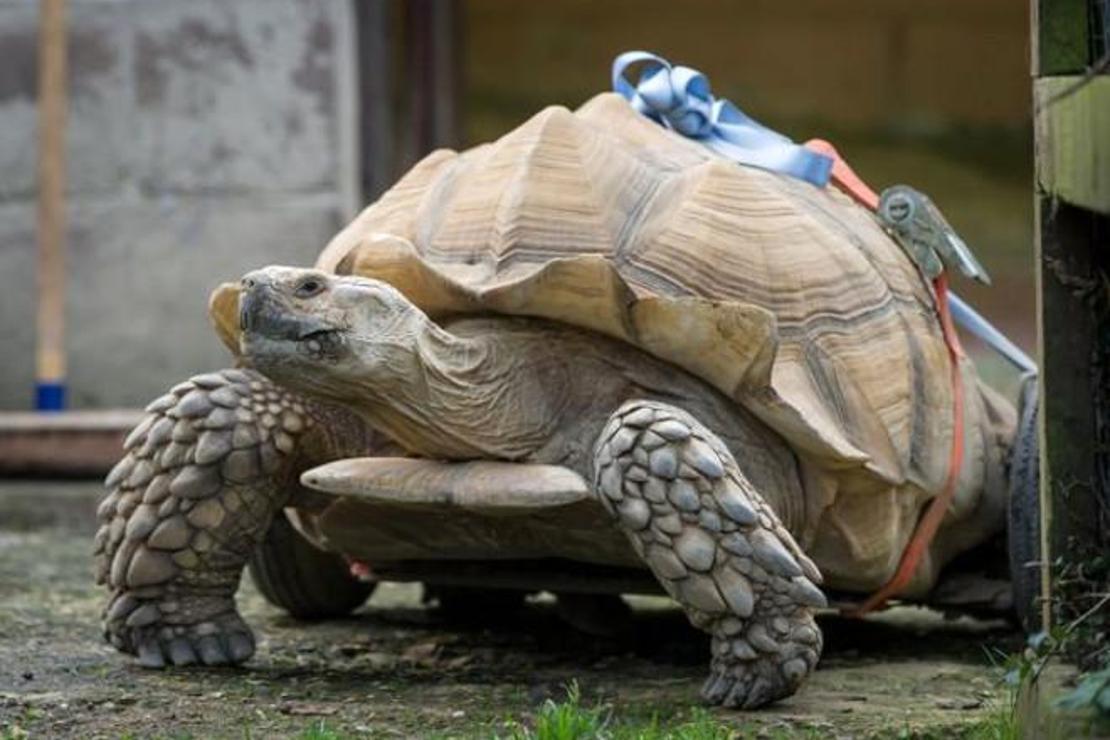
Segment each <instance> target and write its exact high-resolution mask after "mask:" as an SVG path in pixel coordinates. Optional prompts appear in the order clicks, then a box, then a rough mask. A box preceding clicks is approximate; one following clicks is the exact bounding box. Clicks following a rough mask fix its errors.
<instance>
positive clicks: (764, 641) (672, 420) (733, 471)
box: [594, 401, 825, 708]
mask: <svg viewBox="0 0 1110 740" xmlns="http://www.w3.org/2000/svg"><path fill="white" fill-rule="evenodd" d="M594 471H595V473H594V478H595V481H594V483H595V488H596V490H597V491H598V493H599V494H600V496H599V497H600V499H601V501H602V503H603V504H604V506H605V507H606V509H608V510H609V511H610V512H611V513H612V514H613V515H614V517H615V518H616V520H617V522H618V524H619V526H620V527H621V528H622V529H623V530H624V531H625V533H626V534H627V535H628V538H629V540H630V541H631V543H632V546H633V547H634V548H635V550H636V551H637V552H638V553H639V554H640V556H641V557H643V558H644V560H645V562H646V563H647V565H648V566H649V567H650V568H651V570H652V571H653V572H654V573H655V575H656V577H657V578H659V581H660V582H661V583H662V585H663V587H664V588H665V589H666V591H667V593H669V594H670V595H671V596H672V597H673V598H674V599H675V600H676V601H678V602H679V604H681V605H682V607H683V608H684V609H685V610H686V613H687V616H688V617H689V619H690V621H691V623H692V624H693V625H694V626H695V627H698V628H699V629H701V630H704V631H706V632H708V633H709V634H710V635H712V638H713V640H712V644H713V654H712V660H711V668H710V676H709V680H708V681H707V682H706V684H705V686H704V688H703V689H702V694H703V696H704V697H705V699H706V700H707V701H709V702H711V703H714V704H723V705H725V706H729V707H743V708H754V707H758V706H762V705H764V704H767V703H769V702H772V701H774V700H776V699H780V698H782V697H785V696H789V695H791V694H793V693H794V692H795V691H796V690H797V688H798V686H799V685H800V684H801V682H802V681H803V679H805V677H806V676H808V675H809V673H810V672H811V671H812V670H813V668H814V666H815V665H816V664H817V659H818V657H819V655H820V653H821V633H820V631H819V630H818V628H817V625H816V623H815V622H814V620H813V610H814V608H816V607H822V606H825V598H824V595H823V594H822V593H821V591H820V590H819V589H818V588H817V586H816V585H814V583H815V582H820V578H821V576H820V573H819V571H818V570H817V568H816V566H815V565H814V564H813V563H812V562H811V561H810V560H809V558H807V557H806V556H805V555H804V554H803V553H802V552H801V550H800V548H799V547H798V546H797V544H796V543H795V542H794V540H793V538H792V537H791V536H790V534H789V533H788V532H787V531H786V530H785V529H784V528H783V527H782V525H781V524H780V523H779V520H778V517H777V516H776V515H775V513H774V512H773V511H772V510H771V508H770V507H769V506H768V505H767V504H766V503H765V502H764V501H763V499H762V498H761V497H760V496H759V494H758V493H757V492H756V491H755V490H754V489H753V488H752V486H751V484H750V483H749V482H748V481H747V479H746V478H745V477H744V475H743V474H742V473H741V472H740V470H739V467H738V466H737V464H736V460H735V459H734V458H733V456H732V454H731V453H729V451H728V449H727V448H726V447H725V445H724V444H723V443H721V441H720V440H719V439H718V438H717V437H716V435H714V434H713V433H712V432H710V431H709V430H708V429H706V428H705V427H704V426H703V425H701V424H700V423H698V422H697V421H696V420H695V419H694V418H693V417H691V416H690V415H689V414H687V413H686V412H684V411H682V410H680V409H677V408H674V407H672V406H669V405H667V404H663V403H657V402H652V401H631V402H629V403H626V404H624V406H622V407H621V408H620V409H619V410H618V411H617V413H616V414H614V415H613V416H612V417H611V419H610V420H609V423H608V424H607V425H606V427H605V429H604V431H603V432H602V433H601V436H600V437H599V438H598V442H597V445H596V447H595V449H594Z"/></svg>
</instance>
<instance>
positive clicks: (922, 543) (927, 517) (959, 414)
mask: <svg viewBox="0 0 1110 740" xmlns="http://www.w3.org/2000/svg"><path fill="white" fill-rule="evenodd" d="M805 146H806V147H807V148H809V149H811V150H813V151H816V152H820V153H821V154H824V155H826V156H828V157H831V158H832V160H833V169H832V179H833V182H834V183H836V185H837V186H838V187H839V188H840V189H841V190H843V191H844V192H846V193H847V194H848V195H850V196H852V198H854V199H855V200H856V201H858V202H859V203H860V204H862V205H864V206H866V207H867V208H870V209H871V210H876V209H877V208H878V206H879V196H878V195H876V194H875V191H874V190H872V189H871V188H869V187H867V184H866V183H865V182H864V181H863V180H861V179H860V178H859V176H858V175H856V173H855V172H853V171H852V168H851V167H849V166H848V163H847V162H845V161H844V159H843V158H841V156H840V153H839V152H837V151H836V148H835V147H834V146H833V145H832V144H830V143H829V142H827V141H824V140H822V139H813V140H811V141H807V142H806V143H805ZM933 288H934V290H935V291H936V296H937V314H938V315H939V317H940V326H941V331H942V332H943V333H944V343H945V346H947V347H948V359H949V361H950V373H951V376H952V417H953V418H952V450H951V452H950V453H949V455H948V474H947V476H945V479H944V488H943V489H941V492H940V495H938V496H935V497H934V498H933V500H932V501H931V502H929V506H928V508H927V509H926V510H925V514H924V515H923V516H922V517H921V519H920V520H919V521H918V522H917V527H916V528H915V529H914V532H913V536H912V537H910V541H909V542H908V543H906V549H905V550H903V551H902V559H901V561H899V563H898V569H897V570H896V571H895V572H894V576H893V577H892V578H891V579H890V580H889V581H887V582H886V583H885V584H884V585H883V586H882V588H880V589H879V590H878V591H876V592H875V593H873V594H872V595H871V596H869V597H868V598H867V600H866V601H864V602H863V604H861V605H859V606H857V607H854V608H851V609H846V610H845V611H844V613H845V614H846V615H847V616H852V617H862V616H863V615H864V614H867V613H868V612H871V611H874V610H876V609H879V608H881V607H882V606H883V605H885V604H886V602H887V599H890V598H892V597H894V596H897V595H898V594H899V593H900V592H901V591H902V590H903V589H904V588H905V587H906V586H907V585H909V582H910V580H911V579H912V578H913V574H914V573H915V572H916V571H917V566H918V564H919V563H920V562H921V558H922V557H924V555H925V551H926V550H927V549H928V547H929V543H930V542H932V541H933V537H934V536H935V535H936V533H937V529H938V528H939V527H940V523H941V520H943V519H944V515H945V514H946V513H947V512H948V506H949V505H950V504H951V503H952V499H953V497H954V496H955V495H956V484H957V482H958V481H959V478H960V470H961V469H962V468H963V464H964V385H963V376H962V375H961V374H960V358H961V357H963V348H962V347H961V346H960V338H959V336H957V334H956V327H955V325H954V324H953V323H952V314H951V312H950V311H949V309H948V278H947V277H946V276H945V274H944V273H941V274H940V275H939V276H937V278H936V279H935V280H934V281H933Z"/></svg>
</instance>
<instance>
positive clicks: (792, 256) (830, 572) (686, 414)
mask: <svg viewBox="0 0 1110 740" xmlns="http://www.w3.org/2000/svg"><path fill="white" fill-rule="evenodd" d="M210 314H211V317H212V319H213V322H214V324H215V326H216V329H217V332H218V333H219V335H220V336H221V338H222V339H223V340H224V341H225V343H226V344H227V345H228V347H229V348H230V349H231V352H232V353H233V354H234V356H235V361H234V363H233V364H234V368H232V369H225V370H220V371H216V372H211V373H207V374H203V375H198V376H196V377H193V378H191V379H190V380H187V381H185V382H183V383H181V384H180V385H177V386H175V387H174V388H173V389H171V390H170V391H169V392H168V393H167V394H166V395H164V396H162V397H161V398H158V399H157V400H155V401H154V402H153V403H151V404H150V405H149V406H148V407H147V416H146V417H145V418H144V420H143V421H142V422H141V423H140V424H139V425H138V427H137V428H136V429H135V430H134V431H133V432H132V433H131V435H130V436H129V437H128V438H127V440H126V443H125V448H126V454H125V455H124V457H123V459H122V460H121V462H120V463H119V464H118V465H117V466H116V467H115V468H114V469H113V470H112V472H111V473H110V474H109V476H108V479H107V487H108V489H110V492H109V494H108V495H107V498H106V499H105V500H104V502H103V504H102V505H101V507H100V510H99V518H100V522H101V525H102V526H101V528H100V531H99V532H98V534H97V537H96V557H97V560H98V570H99V579H100V581H101V582H103V583H104V584H106V585H107V587H108V588H109V589H110V591H111V597H110V601H109V603H108V605H107V607H106V609H105V613H104V626H105V631H106V635H107V638H108V639H109V640H110V641H111V642H112V644H114V645H115V646H116V647H117V648H119V649H120V650H122V651H124V652H127V653H131V654H135V655H137V656H138V659H139V661H140V662H141V663H142V664H143V665H147V666H155V667H160V666H164V665H186V664H191V663H203V664H209V665H212V664H233V663H240V662H242V661H245V660H247V659H248V658H250V657H251V655H252V653H253V652H254V641H253V637H252V635H251V632H250V630H249V628H248V627H247V626H246V624H245V623H244V622H243V620H242V619H241V618H240V616H239V614H238V613H237V611H236V606H235V601H234V595H235V591H236V588H237V586H238V583H239V579H240V575H241V572H242V570H243V567H244V564H245V563H246V562H247V561H248V559H250V558H251V557H252V553H256V548H257V547H258V546H259V545H260V543H262V542H263V540H264V538H265V537H266V534H267V532H268V531H269V530H270V528H271V524H272V522H273V520H274V517H275V513H277V512H279V511H282V510H283V509H284V517H279V521H278V523H277V524H276V525H275V526H277V527H279V528H283V529H284V531H285V535H283V537H284V538H285V539H283V540H281V541H280V542H278V544H277V546H276V547H275V545H274V544H273V543H272V542H269V544H268V545H267V546H268V547H269V552H270V553H271V555H270V556H269V557H268V558H264V559H263V560H264V562H263V563H262V564H261V566H260V567H259V568H258V569H257V570H259V571H261V572H263V574H264V577H263V579H262V580H263V581H264V585H265V584H266V583H268V584H269V586H268V593H270V595H271V596H272V597H273V598H275V600H276V601H278V602H279V603H285V604H287V605H289V604H292V605H294V606H295V605H296V604H298V603H299V604H301V605H302V606H304V610H305V611H306V612H311V611H312V605H313V604H314V603H316V604H319V605H321V609H322V610H323V611H327V609H328V608H337V609H340V610H342V609H350V608H353V607H354V606H356V605H357V604H358V603H359V602H360V601H361V600H362V598H364V597H365V595H366V591H365V590H362V591H359V590H357V589H358V586H357V585H356V586H354V590H352V588H351V583H352V582H351V581H349V580H348V579H347V575H346V573H345V571H344V568H345V567H346V566H345V564H344V563H343V562H342V561H340V560H339V558H338V556H342V557H344V558H347V559H348V560H350V561H352V562H355V563H359V564H363V565H364V567H365V568H368V569H369V570H370V571H371V572H372V573H374V574H376V575H377V576H379V577H381V578H394V577H395V578H405V579H410V580H424V581H430V582H432V583H436V582H439V583H446V584H452V583H454V584H456V585H457V584H460V583H461V584H464V585H465V584H466V583H470V585H474V584H475V583H482V582H488V583H494V582H501V581H504V582H505V583H508V584H511V585H513V586H514V587H515V588H519V589H528V588H532V589H533V590H539V589H548V590H554V591H561V592H565V593H569V594H574V593H612V592H621V591H636V590H647V591H650V590H651V589H653V588H654V589H661V590H662V591H665V592H666V594H669V595H670V596H671V597H672V598H673V599H674V600H675V601H676V602H678V604H679V605H681V607H682V608H683V609H684V610H685V611H686V613H687V615H688V617H689V619H690V621H691V622H692V623H693V625H695V626H696V627H698V628H700V629H701V630H704V631H705V632H707V633H709V634H710V635H711V638H712V655H711V669H710V677H709V680H708V681H707V682H706V684H705V687H704V689H703V694H704V696H705V698H706V699H707V700H708V701H710V702H714V703H720V704H724V705H727V706H736V707H755V706H759V705H762V704H765V703H767V702H769V701H772V700H774V699H776V698H779V697H783V696H786V695H789V694H791V693H793V692H794V691H795V690H796V689H797V688H798V686H799V685H800V683H801V682H802V681H803V680H804V679H805V677H806V676H807V675H808V674H809V673H810V672H811V671H812V670H813V669H814V666H815V665H816V663H817V661H818V657H819V656H820V653H821V646H822V637H821V632H820V630H819V629H818V626H817V625H816V624H815V622H814V612H815V611H817V610H820V609H822V608H823V607H825V606H826V603H827V602H826V593H837V594H866V593H868V592H870V591H873V590H874V589H876V588H878V587H880V586H881V585H883V584H884V583H885V582H886V581H887V580H888V579H889V578H890V577H891V575H892V573H893V572H894V570H895V568H896V567H897V565H898V563H899V559H900V556H901V554H902V552H903V548H904V547H905V546H906V544H907V541H908V540H909V539H910V537H911V534H912V533H913V531H914V527H915V524H916V522H917V521H918V518H919V516H920V513H921V512H922V510H923V507H925V506H926V505H927V504H928V502H929V501H930V500H931V499H933V498H934V497H936V496H937V495H938V492H939V491H940V490H941V488H942V486H943V484H944V479H945V476H946V472H947V466H948V462H949V453H950V450H951V446H952V437H953V429H954V419H953V384H952V380H951V376H950V369H951V360H950V357H949V354H948V352H947V350H946V345H945V341H944V337H943V333H942V328H941V324H940V322H939V321H938V314H937V307H936V296H935V295H934V293H933V291H932V289H931V287H930V285H929V283H928V282H927V281H926V280H924V279H923V277H922V274H921V273H920V271H919V269H918V268H917V267H916V266H915V264H914V262H912V261H911V260H910V259H909V258H908V257H907V256H906V254H905V253H903V251H902V250H901V249H900V248H899V247H898V245H897V244H896V243H895V242H894V241H892V239H891V238H890V237H889V236H888V234H887V233H885V232H884V231H883V229H882V228H881V227H880V225H879V223H878V221H877V220H876V218H875V216H874V214H872V213H871V212H869V211H868V210H866V209H864V208H861V207H860V206H858V205H856V204H855V203H854V202H853V201H852V200H850V199H849V198H848V197H846V196H845V195H843V194H841V193H840V192H838V191H836V190H835V189H831V188H826V189H821V188H816V187H814V186H812V185H810V184H808V183H805V182H801V181H798V180H793V179H789V178H786V177H783V176H780V175H776V174H773V173H769V172H765V171H762V170H758V169H753V168H749V167H742V166H737V165H735V164H733V163H730V162H727V161H725V160H723V159H720V158H718V157H717V156H716V155H714V154H712V153H710V152H708V151H707V150H706V149H704V148H702V147H701V146H699V145H697V144H696V143H694V142H691V141H689V140H686V139H683V138H681V137H679V136H677V135H675V134H673V133H671V132H669V131H667V130H665V129H663V128H661V127H659V126H657V125H655V124H654V123H652V122H651V121H649V120H647V119H645V118H643V117H641V116H639V115H638V114H637V113H635V112H634V111H633V110H632V109H631V108H630V107H629V105H628V104H627V103H626V102H625V101H624V100H623V99H622V98H620V97H618V96H615V95H611V94H606V95H601V96H598V97H596V98H594V99H593V100H591V101H589V102H588V103H586V104H585V105H584V106H582V107H581V108H580V109H578V110H577V111H574V112H571V111H568V110H567V109H565V108H561V107H551V108H548V109H546V110H544V111H542V112H541V113H539V114H538V115H536V116H534V117H533V118H532V119H530V120H529V121H527V122H526V123H524V124H523V125H522V126H520V127H519V128H517V129H516V130H514V131H512V132H510V133H508V134H507V135H505V136H504V137H502V138H501V139H499V140H497V141H495V142H493V143H490V144H485V145H482V146H478V147H475V148H473V149H470V150H467V151H463V152H461V153H456V152H453V151H437V152H434V153H432V154H431V155H429V156H428V157H426V158H425V159H424V160H423V161H421V162H420V163H419V164H417V165H416V166H415V167H414V168H413V169H412V170H411V171H410V172H409V173H408V174H407V175H405V176H404V177H403V178H402V179H401V180H400V181H399V182H398V183H397V184H396V185H395V186H394V187H393V188H392V189H391V190H390V191H389V192H387V193H386V194H385V195H384V196H382V197H381V199H380V200H378V201H377V202H376V203H374V204H373V205H371V206H370V207H368V208H367V209H366V210H365V211H363V212H362V214H361V215H360V216H358V217H357V218H356V219H355V220H354V221H353V222H352V223H351V224H350V225H349V226H347V227H346V228H345V229H344V230H343V231H342V232H341V233H340V234H338V235H337V236H336V237H335V238H334V239H333V240H332V242H331V243H330V244H329V245H328V246H327V247H326V248H325V249H324V250H323V252H322V254H321V255H320V257H319V259H318V261H317V263H316V266H315V267H314V268H311V269H300V268H293V267H267V268H264V269H260V270H257V271H254V272H251V273H249V274H247V275H246V276H245V277H243V278H242V280H241V281H239V282H238V283H235V284H225V285H224V286H222V287H221V288H219V289H218V290H217V291H216V292H215V293H214V295H213V297H212V299H211V301H210ZM958 372H959V373H960V374H961V377H962V378H963V385H964V388H965V396H966V398H965V403H964V405H963V408H964V419H963V422H964V430H965V447H964V452H965V454H964V456H963V460H964V463H963V466H962V468H961V469H960V470H959V478H958V483H957V486H956V491H955V495H954V498H953V500H952V502H951V505H950V507H949V510H948V512H947V515H946V516H945V518H944V520H943V523H942V526H941V528H940V530H939V532H938V533H937V534H936V536H935V537H934V538H933V539H932V541H931V543H930V544H929V547H928V550H927V552H926V553H925V555H924V557H923V558H922V560H921V562H920V564H919V565H918V567H917V570H916V572H915V575H914V578H913V580H912V581H911V582H910V584H909V585H908V586H907V587H906V588H905V589H904V591H903V593H902V594H901V596H902V598H905V599H911V600H919V601H921V600H928V598H929V596H930V593H931V592H932V591H933V589H934V587H935V585H936V584H937V582H938V575H939V574H940V573H941V570H942V568H944V567H945V566H946V564H948V563H950V562H951V561H952V560H953V559H954V558H955V557H956V556H958V555H960V554H961V553H965V552H967V551H969V550H971V549H973V548H976V547H977V546H980V545H982V544H983V543H986V542H988V541H990V540H992V539H996V538H997V537H998V536H999V535H1000V533H1001V532H1002V531H1003V530H1004V528H1005V521H1006V498H1007V493H1006V490H1007V480H1006V478H1007V475H1006V473H1007V465H1008V455H1009V450H1010V448H1011V446H1012V444H1013V439H1014V435H1015V412H1014V410H1013V407H1012V406H1011V404H1010V403H1009V402H1007V401H1006V400H1004V399H1002V398H1001V397H1000V396H999V395H998V394H996V393H995V392H994V391H992V390H991V389H989V388H987V387H985V386H984V385H983V384H982V383H981V382H980V381H979V379H978V377H977V375H976V370H975V368H974V366H973V365H972V363H971V361H969V360H968V359H966V358H961V359H960V360H959V367H958ZM285 520H288V522H290V523H292V524H293V525H294V526H295V530H296V533H295V537H294V540H295V541H296V542H300V544H295V543H294V541H293V540H290V539H289V537H288V535H289V532H290V530H288V528H287V527H286V526H285ZM303 540H307V541H308V542H311V543H312V545H314V546H315V547H316V548H319V549H320V550H322V551H326V552H317V553H316V555H317V556H318V557H317V558H316V559H315V560H313V559H311V558H309V560H308V561H302V560H299V559H298V557H299V556H298V557H293V556H292V553H293V551H292V550H283V548H287V547H288V548H294V547H300V548H301V551H304V550H305V547H307V546H306V545H304V542H303ZM282 543H285V544H282ZM309 550H310V551H312V552H315V551H314V550H311V548H309ZM327 553H331V554H330V555H329V554H327ZM255 557H256V559H257V557H258V556H257V554H255ZM305 557H309V556H308V555H306V556H305ZM337 568H338V571H337V570H336V569H337ZM294 571H295V572H294ZM325 571H326V572H325ZM266 572H269V575H268V576H265V573H266ZM514 574H515V575H514ZM467 578H470V581H467V580H466V579H467ZM514 578H515V580H514ZM275 579H276V580H275ZM822 587H823V588H824V591H823V588H822ZM283 589H284V590H285V591H284V592H283V593H277V592H281V591H282V590H283ZM298 589H299V591H300V592H301V595H300V596H298V595H297V591H298ZM333 589H334V590H335V591H336V593H335V594H334V599H332V601H331V602H329V598H331V596H329V594H331V593H332V590H333ZM313 599H315V601H313ZM329 603H331V607H329V606H328V604H329Z"/></svg>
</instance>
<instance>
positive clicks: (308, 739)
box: [297, 720, 347, 740]
mask: <svg viewBox="0 0 1110 740" xmlns="http://www.w3.org/2000/svg"><path fill="white" fill-rule="evenodd" d="M346 737H347V735H344V734H343V733H341V732H340V731H339V730H336V729H334V728H332V727H328V723H327V722H325V721H324V720H320V721H319V722H313V723H312V724H311V725H309V726H308V727H307V728H306V729H305V730H303V731H302V732H301V734H300V735H297V740H344V738H346Z"/></svg>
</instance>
